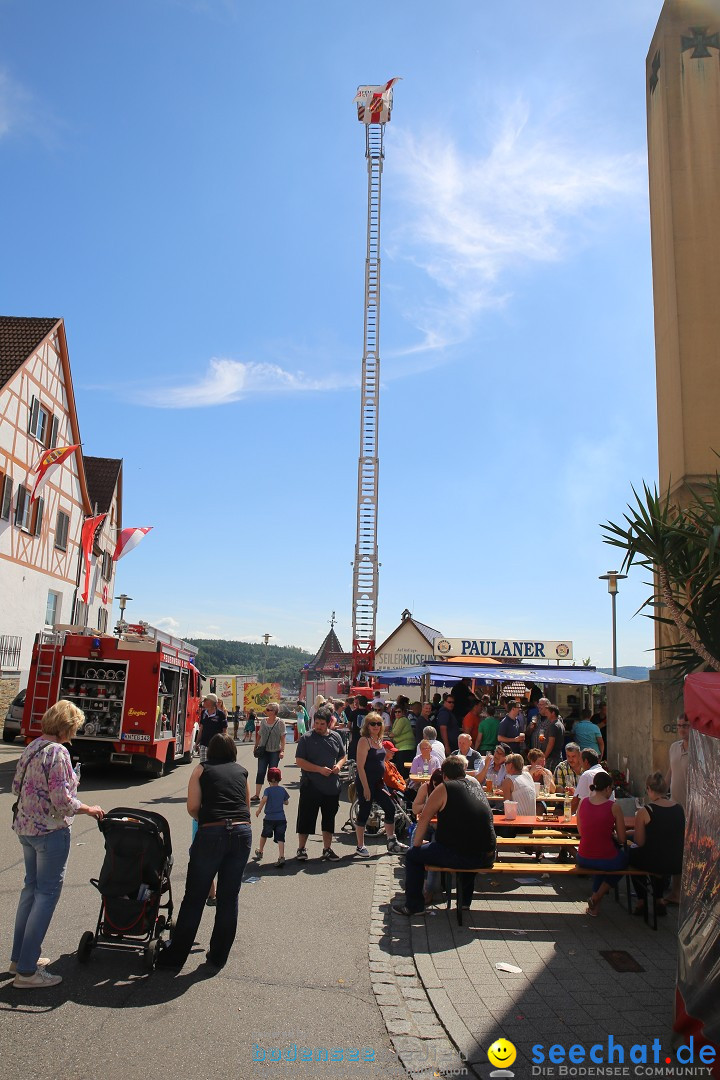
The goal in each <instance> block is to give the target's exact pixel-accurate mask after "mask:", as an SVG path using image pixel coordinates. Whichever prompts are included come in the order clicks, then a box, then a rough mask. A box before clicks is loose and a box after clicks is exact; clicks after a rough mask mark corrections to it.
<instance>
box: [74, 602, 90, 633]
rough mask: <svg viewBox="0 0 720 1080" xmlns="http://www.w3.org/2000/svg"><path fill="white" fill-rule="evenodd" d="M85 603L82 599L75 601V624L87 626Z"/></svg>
mask: <svg viewBox="0 0 720 1080" xmlns="http://www.w3.org/2000/svg"><path fill="white" fill-rule="evenodd" d="M87 612H88V609H87V604H84V603H83V602H82V600H80V599H78V600H76V601H75V618H74V619H73V622H74V623H75V625H76V626H87Z"/></svg>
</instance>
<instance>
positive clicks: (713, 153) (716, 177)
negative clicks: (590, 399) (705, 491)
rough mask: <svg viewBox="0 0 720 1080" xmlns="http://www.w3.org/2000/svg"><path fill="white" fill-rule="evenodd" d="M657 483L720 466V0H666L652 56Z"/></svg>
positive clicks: (678, 486) (676, 487)
mask: <svg viewBox="0 0 720 1080" xmlns="http://www.w3.org/2000/svg"><path fill="white" fill-rule="evenodd" d="M647 80H648V81H647V123H648V157H649V171H650V219H651V232H652V261H653V291H654V300H655V351H656V366H657V409H658V449H659V463H660V490H661V492H662V491H667V490H668V488H670V490H671V491H672V492H673V493H674V494H675V497H676V499H678V501H682V498H683V491H682V488H683V486H684V485H685V484H687V483H688V482H690V483H692V482H699V481H702V478H703V477H704V476H707V475H708V474H709V473H713V474H714V473H715V472H716V471H717V470H718V468H720V459H718V458H717V457H716V455H715V453H714V452H713V451H714V450H717V451H718V452H720V0H665V4H664V5H663V9H662V12H661V15H660V19H659V21H658V24H657V28H656V30H655V35H654V37H653V40H652V44H651V45H650V51H649V53H648V57H647Z"/></svg>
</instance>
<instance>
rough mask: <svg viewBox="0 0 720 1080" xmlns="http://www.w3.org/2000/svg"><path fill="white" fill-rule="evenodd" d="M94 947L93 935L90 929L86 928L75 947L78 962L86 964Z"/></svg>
mask: <svg viewBox="0 0 720 1080" xmlns="http://www.w3.org/2000/svg"><path fill="white" fill-rule="evenodd" d="M94 948H95V935H94V934H93V932H92V930H86V931H85V933H84V934H83V936H82V937H81V938H80V944H79V945H78V947H77V958H78V962H79V963H80V964H87V962H88V960H89V959H90V954H91V953H92V951H93V949H94Z"/></svg>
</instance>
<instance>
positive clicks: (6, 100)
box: [0, 69, 30, 138]
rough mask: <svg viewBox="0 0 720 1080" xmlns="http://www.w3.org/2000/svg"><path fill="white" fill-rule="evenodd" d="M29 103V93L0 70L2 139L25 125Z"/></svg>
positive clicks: (0, 129) (0, 135) (0, 131)
mask: <svg viewBox="0 0 720 1080" xmlns="http://www.w3.org/2000/svg"><path fill="white" fill-rule="evenodd" d="M29 101H30V99H29V95H28V93H27V91H26V90H24V89H23V87H22V86H21V85H20V84H19V83H17V82H15V80H14V79H12V78H11V77H10V76H9V75H8V73H7V71H4V70H1V69H0V138H2V137H3V135H8V134H9V133H10V132H11V131H13V130H14V129H15V128H17V127H18V126H19V125H20V124H22V123H24V121H25V120H26V119H27V116H28V110H29Z"/></svg>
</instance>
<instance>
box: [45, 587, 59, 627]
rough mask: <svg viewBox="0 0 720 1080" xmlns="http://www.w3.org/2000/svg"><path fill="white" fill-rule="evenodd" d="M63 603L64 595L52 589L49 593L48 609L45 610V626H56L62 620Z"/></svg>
mask: <svg viewBox="0 0 720 1080" xmlns="http://www.w3.org/2000/svg"><path fill="white" fill-rule="evenodd" d="M61 601H62V595H61V594H60V593H56V592H53V591H52V589H51V590H50V591H49V592H48V596H47V607H46V608H45V625H46V626H54V625H55V623H56V622H57V621H58V619H59V618H60V603H61Z"/></svg>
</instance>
